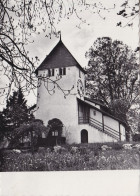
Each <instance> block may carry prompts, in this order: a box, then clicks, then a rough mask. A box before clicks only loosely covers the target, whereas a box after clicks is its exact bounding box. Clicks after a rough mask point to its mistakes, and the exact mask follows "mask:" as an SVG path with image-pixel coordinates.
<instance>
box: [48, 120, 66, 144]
mask: <svg viewBox="0 0 140 196" xmlns="http://www.w3.org/2000/svg"><path fill="white" fill-rule="evenodd" d="M48 126H49V128H50V130H49V133H48V136H47V145H49V146H55V145H60V144H64V143H65V138H64V137H62V129H63V123H62V122H61V120H59V119H57V118H54V119H52V120H49V121H48Z"/></svg>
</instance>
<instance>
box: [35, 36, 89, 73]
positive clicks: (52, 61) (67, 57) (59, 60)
mask: <svg viewBox="0 0 140 196" xmlns="http://www.w3.org/2000/svg"><path fill="white" fill-rule="evenodd" d="M71 66H76V67H78V68H79V69H80V70H81V71H83V72H84V73H86V71H85V70H84V69H83V68H82V67H81V66H80V64H79V63H78V62H77V61H76V59H75V58H74V57H73V56H72V54H71V53H70V52H69V50H68V49H67V48H66V46H65V45H64V44H63V42H62V41H61V39H60V41H59V42H58V44H57V45H56V46H55V47H54V48H53V50H52V51H51V52H50V54H49V55H48V56H47V57H46V58H45V59H44V61H43V62H42V63H41V65H40V66H39V67H38V68H37V70H36V71H38V70H44V69H52V68H61V67H71Z"/></svg>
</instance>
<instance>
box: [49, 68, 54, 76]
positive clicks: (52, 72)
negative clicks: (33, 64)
mask: <svg viewBox="0 0 140 196" xmlns="http://www.w3.org/2000/svg"><path fill="white" fill-rule="evenodd" d="M48 76H49V77H50V76H54V69H48Z"/></svg>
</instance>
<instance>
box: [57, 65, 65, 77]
mask: <svg viewBox="0 0 140 196" xmlns="http://www.w3.org/2000/svg"><path fill="white" fill-rule="evenodd" d="M59 75H60V76H62V75H66V68H65V67H64V68H59Z"/></svg>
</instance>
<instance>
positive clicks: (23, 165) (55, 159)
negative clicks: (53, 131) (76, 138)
mask: <svg viewBox="0 0 140 196" xmlns="http://www.w3.org/2000/svg"><path fill="white" fill-rule="evenodd" d="M105 145H107V146H109V147H111V146H112V149H110V148H109V149H107V150H105V151H102V150H101V146H103V144H82V145H80V144H78V145H65V146H56V147H54V149H57V150H55V151H54V149H53V148H44V147H43V148H39V150H38V151H37V152H35V153H34V154H32V153H31V152H30V151H29V150H28V151H26V152H24V153H23V152H22V151H21V152H19V151H17V150H4V151H3V153H2V160H3V163H2V165H1V171H71V170H73V171H76V170H105V169H109V170H110V169H111V170H112V169H114V170H115V169H140V151H139V148H132V149H124V148H123V149H121V150H119V151H118V150H114V149H113V147H115V148H116V146H117V145H116V144H112V143H110V144H109V143H108V144H105ZM136 145H137V144H134V145H133V146H136ZM118 146H122V144H119V145H118ZM118 146H117V148H118Z"/></svg>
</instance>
